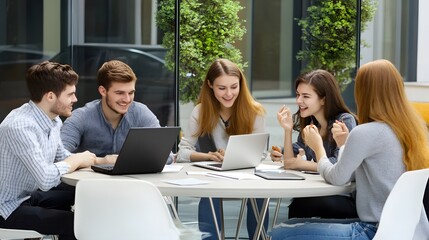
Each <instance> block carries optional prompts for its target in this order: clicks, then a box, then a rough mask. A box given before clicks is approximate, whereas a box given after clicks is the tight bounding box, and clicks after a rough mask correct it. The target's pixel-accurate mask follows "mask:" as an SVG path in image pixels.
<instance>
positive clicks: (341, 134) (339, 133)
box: [331, 121, 349, 147]
mask: <svg viewBox="0 0 429 240" xmlns="http://www.w3.org/2000/svg"><path fill="white" fill-rule="evenodd" d="M331 132H332V136H333V138H334V140H335V142H336V143H337V147H341V146H343V145H344V143H345V142H346V139H347V137H348V136H349V129H348V128H347V126H346V124H344V123H343V122H340V121H335V123H334V124H333V125H332V130H331Z"/></svg>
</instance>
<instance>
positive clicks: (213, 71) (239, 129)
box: [195, 59, 265, 136]
mask: <svg viewBox="0 0 429 240" xmlns="http://www.w3.org/2000/svg"><path fill="white" fill-rule="evenodd" d="M223 75H227V76H235V77H237V78H238V79H239V85H240V92H239V94H238V96H237V99H236V100H235V102H234V105H233V106H232V115H231V117H230V119H229V125H228V127H227V128H226V132H227V133H228V135H236V134H248V133H252V131H253V124H254V122H255V118H256V116H257V115H264V114H265V110H264V108H263V107H262V105H261V104H260V103H258V102H256V101H255V100H254V98H253V97H252V95H251V94H250V91H249V89H248V88H247V82H246V78H245V77H244V74H243V72H242V71H241V70H240V69H239V68H238V66H237V65H236V64H235V63H233V62H231V61H230V60H227V59H217V60H215V61H214V62H213V63H212V64H211V66H210V67H209V70H208V71H207V75H206V78H205V81H204V83H203V86H202V88H201V92H200V96H199V99H198V102H197V103H199V104H201V108H200V109H201V110H200V116H199V118H198V126H199V127H198V130H197V132H196V133H195V136H201V135H205V134H210V133H211V132H212V131H213V129H214V128H215V127H216V125H217V124H218V122H219V112H220V108H221V106H220V104H221V103H220V102H219V101H218V100H217V99H216V97H215V95H214V92H213V89H212V88H210V86H209V82H210V84H211V85H213V82H214V81H215V80H216V78H218V77H220V76H223Z"/></svg>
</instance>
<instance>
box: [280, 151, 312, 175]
mask: <svg viewBox="0 0 429 240" xmlns="http://www.w3.org/2000/svg"><path fill="white" fill-rule="evenodd" d="M306 159H307V158H306V156H305V151H304V149H302V148H300V149H299V152H298V155H296V157H293V158H288V159H286V160H285V161H284V166H283V168H284V169H290V170H301V166H302V164H301V163H302V161H303V160H306Z"/></svg>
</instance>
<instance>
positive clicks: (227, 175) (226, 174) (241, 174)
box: [206, 172, 259, 180]
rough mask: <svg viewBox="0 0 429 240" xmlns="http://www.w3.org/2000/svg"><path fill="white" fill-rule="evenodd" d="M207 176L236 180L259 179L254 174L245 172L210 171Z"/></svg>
mask: <svg viewBox="0 0 429 240" xmlns="http://www.w3.org/2000/svg"><path fill="white" fill-rule="evenodd" d="M206 176H209V177H220V178H227V179H235V180H245V179H259V178H258V177H257V176H255V175H254V174H251V173H244V172H208V173H207V174H206Z"/></svg>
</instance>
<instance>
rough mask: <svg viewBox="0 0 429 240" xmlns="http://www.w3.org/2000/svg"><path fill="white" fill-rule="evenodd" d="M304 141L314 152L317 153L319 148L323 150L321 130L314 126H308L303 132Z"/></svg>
mask: <svg viewBox="0 0 429 240" xmlns="http://www.w3.org/2000/svg"><path fill="white" fill-rule="evenodd" d="M302 134H303V139H304V141H305V144H307V145H308V146H309V147H310V148H311V149H312V150H313V151H315V152H316V149H317V148H319V147H322V148H323V140H322V137H321V136H320V134H319V129H317V127H316V126H315V125H313V124H310V125H307V126H306V127H305V128H304V129H303V131H302Z"/></svg>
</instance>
